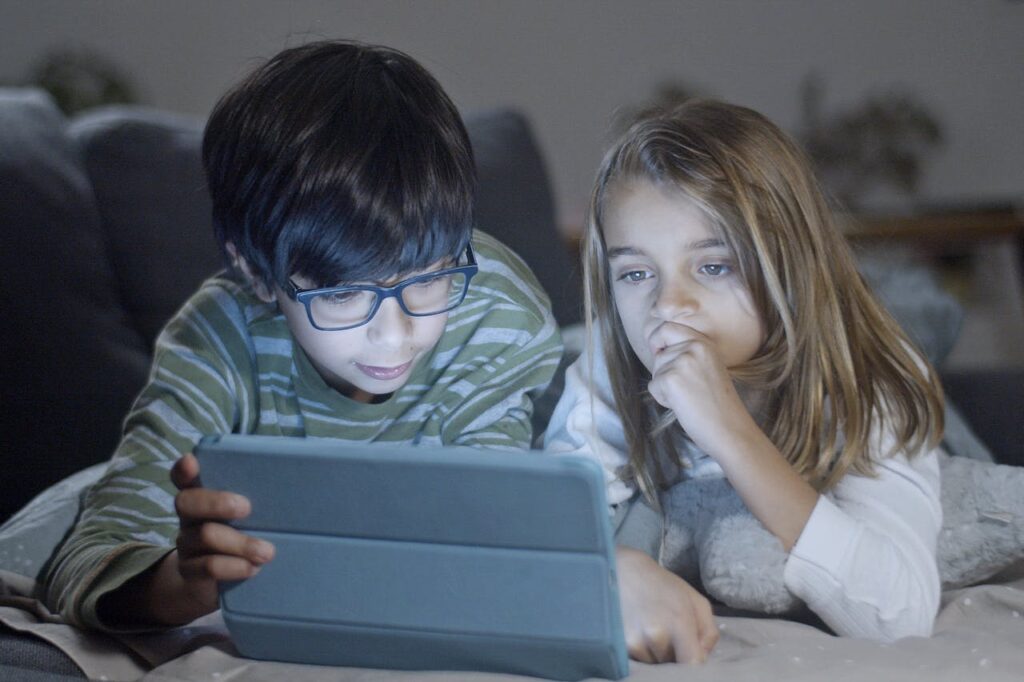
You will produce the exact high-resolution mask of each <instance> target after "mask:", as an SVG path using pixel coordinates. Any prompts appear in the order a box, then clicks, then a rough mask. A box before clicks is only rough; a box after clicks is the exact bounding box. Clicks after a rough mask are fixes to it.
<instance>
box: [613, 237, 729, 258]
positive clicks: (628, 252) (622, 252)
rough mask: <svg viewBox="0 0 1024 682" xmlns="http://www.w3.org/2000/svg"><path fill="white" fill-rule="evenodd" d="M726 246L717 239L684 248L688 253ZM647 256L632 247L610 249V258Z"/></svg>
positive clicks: (698, 242)
mask: <svg viewBox="0 0 1024 682" xmlns="http://www.w3.org/2000/svg"><path fill="white" fill-rule="evenodd" d="M724 246H725V242H724V241H722V240H721V239H718V238H717V237H712V238H711V239H698V240H697V241H695V242H690V243H689V244H687V245H686V246H685V247H684V248H685V249H686V250H687V251H700V250H701V249H717V248H721V247H724ZM644 255H646V254H645V253H644V252H643V251H641V250H639V249H637V248H635V247H632V246H616V247H615V248H612V249H608V258H609V260H610V259H612V258H619V257H621V256H644Z"/></svg>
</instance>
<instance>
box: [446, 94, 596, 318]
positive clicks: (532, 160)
mask: <svg viewBox="0 0 1024 682" xmlns="http://www.w3.org/2000/svg"><path fill="white" fill-rule="evenodd" d="M466 127H467V129H468V130H469V137H470V140H471V141H472V143H473V152H474V154H475V156H476V166H477V175H478V176H479V178H480V186H479V189H478V190H477V204H476V223H477V226H478V227H479V228H480V229H481V230H483V231H484V232H487V233H489V234H491V235H493V236H494V237H497V238H498V239H499V240H501V242H502V243H504V244H506V245H507V246H508V247H510V248H511V249H512V250H513V251H515V252H516V253H517V254H519V256H520V257H521V258H522V259H523V260H525V261H526V264H527V265H529V266H530V268H531V269H532V270H533V272H534V274H536V275H537V279H538V280H540V283H541V286H543V287H544V290H545V291H547V293H548V296H549V297H550V298H551V308H552V310H553V312H554V314H555V319H556V320H558V323H559V324H560V325H563V326H565V325H568V324H572V323H573V322H579V321H580V319H581V303H580V301H581V298H580V292H581V290H582V287H581V280H580V270H579V266H578V263H577V260H576V259H575V258H573V257H572V256H571V254H570V253H569V248H568V246H567V245H566V243H565V241H564V240H563V239H562V237H561V234H560V233H559V231H558V226H557V225H556V224H555V208H554V200H553V199H552V196H551V185H550V183H549V181H548V177H547V173H546V172H545V170H544V161H543V159H542V158H541V155H540V150H539V149H538V147H537V143H536V141H535V140H534V138H533V134H532V133H531V132H530V124H529V123H528V122H527V120H526V119H525V118H524V117H523V116H522V115H521V114H519V113H518V112H515V111H513V110H510V109H504V110H497V111H488V112H482V113H478V114H474V115H471V116H467V117H466Z"/></svg>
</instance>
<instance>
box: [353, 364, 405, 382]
mask: <svg viewBox="0 0 1024 682" xmlns="http://www.w3.org/2000/svg"><path fill="white" fill-rule="evenodd" d="M355 365H356V367H358V368H359V371H360V372H362V373H363V374H365V375H366V376H368V377H370V378H371V379H377V380H379V381H391V380H392V379H397V378H398V377H400V376H402V375H403V374H405V373H406V372H408V371H409V368H410V367H412V360H409V361H408V362H404V363H402V364H401V365H394V366H392V367H378V366H376V365H364V364H363V363H361V362H357V363H355Z"/></svg>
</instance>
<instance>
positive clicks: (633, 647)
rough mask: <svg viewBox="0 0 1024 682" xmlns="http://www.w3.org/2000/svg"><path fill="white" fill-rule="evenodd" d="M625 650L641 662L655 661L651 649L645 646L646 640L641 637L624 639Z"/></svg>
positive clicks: (656, 660)
mask: <svg viewBox="0 0 1024 682" xmlns="http://www.w3.org/2000/svg"><path fill="white" fill-rule="evenodd" d="M626 652H627V653H628V654H629V657H630V658H632V659H633V660H634V661H640V662H641V663H657V662H658V659H657V658H655V657H654V654H653V653H651V650H650V649H648V648H647V641H646V640H645V639H644V638H643V637H632V638H630V639H627V640H626Z"/></svg>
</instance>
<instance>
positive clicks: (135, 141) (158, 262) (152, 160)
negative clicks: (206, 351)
mask: <svg viewBox="0 0 1024 682" xmlns="http://www.w3.org/2000/svg"><path fill="white" fill-rule="evenodd" d="M68 132H69V135H70V136H71V137H72V138H74V139H75V140H77V142H78V144H79V146H80V148H81V153H82V158H83V159H84V161H85V167H86V169H87V170H88V173H89V177H90V179H91V180H92V185H93V191H94V192H95V195H96V204H97V206H98V207H99V212H100V216H101V217H102V220H103V226H104V230H105V231H106V235H107V240H108V244H109V249H110V257H111V260H112V262H113V265H114V273H115V275H116V277H117V282H118V285H119V287H120V294H121V298H122V300H123V302H124V305H125V308H126V309H127V311H128V313H129V315H130V316H131V319H132V320H133V321H134V323H135V325H136V328H137V329H138V330H139V332H140V333H141V334H142V337H143V338H144V339H145V340H146V343H147V345H149V346H152V344H153V341H154V340H155V339H156V335H157V334H158V333H159V332H160V330H161V329H162V328H163V326H164V324H165V323H166V322H167V320H168V319H170V317H171V316H172V315H173V314H174V313H175V311H177V309H178V308H179V307H180V306H181V304H182V303H183V302H184V301H185V300H186V299H187V298H188V297H189V295H190V294H192V292H193V291H195V289H196V288H197V287H198V286H199V284H200V282H202V281H203V280H204V279H206V278H207V277H208V276H210V275H211V274H213V273H214V272H216V271H217V270H219V269H220V268H222V267H223V263H222V260H221V256H220V251H219V249H218V248H217V245H216V242H215V241H214V238H213V226H212V225H213V223H212V219H211V216H210V211H211V209H210V198H209V195H208V194H207V191H206V178H205V175H204V173H203V167H202V162H201V159H200V145H201V141H202V135H203V121H202V120H200V119H195V118H190V117H187V116H179V115H175V114H170V113H166V112H163V111H157V110H152V109H146V108H143V107H103V108H100V109H94V110H91V111H89V112H87V113H84V114H82V115H80V116H78V117H76V118H75V119H73V120H72V122H71V124H70V126H69V128H68Z"/></svg>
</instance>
